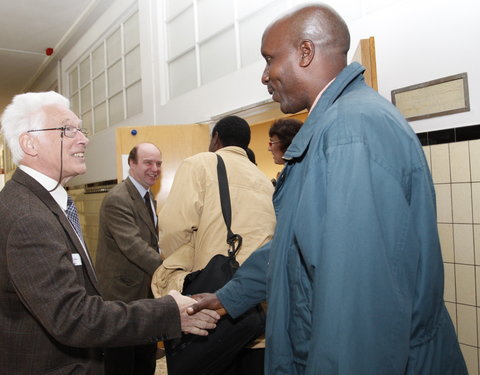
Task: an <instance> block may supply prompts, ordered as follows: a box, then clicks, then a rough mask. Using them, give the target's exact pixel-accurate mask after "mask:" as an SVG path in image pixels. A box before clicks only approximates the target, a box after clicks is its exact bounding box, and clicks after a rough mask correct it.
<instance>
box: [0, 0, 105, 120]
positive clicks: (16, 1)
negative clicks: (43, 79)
mask: <svg viewBox="0 0 480 375" xmlns="http://www.w3.org/2000/svg"><path fill="white" fill-rule="evenodd" d="M112 1H113V0H0V15H1V22H0V113H1V112H2V111H3V108H4V107H5V105H7V104H8V103H10V101H11V99H12V97H13V96H14V95H16V94H18V93H22V92H25V91H27V90H28V89H29V87H30V86H31V85H32V83H33V82H34V81H35V78H37V76H38V75H39V74H40V73H41V72H42V71H43V70H44V69H46V68H47V67H49V66H50V64H55V61H56V60H57V59H58V58H59V57H61V54H62V52H63V53H65V51H66V49H67V47H68V46H69V45H71V44H72V43H74V42H75V40H78V38H79V37H80V36H81V33H82V31H84V30H85V29H86V28H88V26H90V25H91V24H92V23H93V22H94V21H95V19H96V18H97V17H98V16H99V15H100V14H101V13H102V12H103V11H104V10H105V9H106V7H107V6H108V5H110V3H111V2H112ZM49 47H50V48H53V49H54V54H53V55H52V56H50V57H48V56H46V53H45V50H46V49H47V48H49Z"/></svg>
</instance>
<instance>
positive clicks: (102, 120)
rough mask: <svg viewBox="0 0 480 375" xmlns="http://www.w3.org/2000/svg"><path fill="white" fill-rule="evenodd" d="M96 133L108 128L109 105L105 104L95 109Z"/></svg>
mask: <svg viewBox="0 0 480 375" xmlns="http://www.w3.org/2000/svg"><path fill="white" fill-rule="evenodd" d="M93 112H94V115H95V123H94V125H95V133H98V132H99V131H101V130H103V129H106V128H107V103H106V102H103V103H102V104H100V105H98V106H96V107H95V109H94V111H93Z"/></svg>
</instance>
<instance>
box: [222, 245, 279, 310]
mask: <svg viewBox="0 0 480 375" xmlns="http://www.w3.org/2000/svg"><path fill="white" fill-rule="evenodd" d="M271 243H272V242H271V241H270V242H267V243H266V244H265V245H263V246H262V247H261V248H259V249H257V250H255V251H254V252H253V253H252V254H251V255H250V256H249V257H248V258H247V260H246V261H245V262H243V264H242V265H241V266H240V268H239V269H238V270H237V272H236V273H235V275H234V277H233V279H232V280H230V281H229V282H228V283H227V284H226V285H225V286H224V287H223V288H222V289H220V290H219V291H217V293H216V294H217V297H218V299H219V300H220V302H221V303H222V305H223V306H224V307H225V309H226V310H227V311H228V313H229V314H230V315H231V316H232V317H233V318H236V317H238V316H240V315H242V314H243V313H244V312H245V311H247V310H248V309H250V308H251V307H253V306H255V305H257V304H259V303H261V302H263V301H265V300H266V283H267V279H266V275H267V267H268V258H269V254H270V245H271Z"/></svg>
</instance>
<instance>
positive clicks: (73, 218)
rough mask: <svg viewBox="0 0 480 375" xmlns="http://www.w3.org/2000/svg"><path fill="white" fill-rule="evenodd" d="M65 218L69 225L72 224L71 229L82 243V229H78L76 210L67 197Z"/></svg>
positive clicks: (70, 199)
mask: <svg viewBox="0 0 480 375" xmlns="http://www.w3.org/2000/svg"><path fill="white" fill-rule="evenodd" d="M66 212H67V217H68V221H70V224H72V227H73V229H74V230H75V232H77V235H78V237H80V239H81V240H82V242H84V241H83V235H82V229H81V227H80V220H78V213H77V208H76V207H75V203H73V199H72V197H71V196H70V195H69V196H68V198H67V211H66Z"/></svg>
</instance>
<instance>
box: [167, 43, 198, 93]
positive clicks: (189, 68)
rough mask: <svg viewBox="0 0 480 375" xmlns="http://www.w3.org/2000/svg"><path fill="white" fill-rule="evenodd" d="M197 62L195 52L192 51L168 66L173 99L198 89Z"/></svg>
mask: <svg viewBox="0 0 480 375" xmlns="http://www.w3.org/2000/svg"><path fill="white" fill-rule="evenodd" d="M195 61H196V60H195V51H190V52H189V53H186V54H185V55H183V56H182V57H180V58H179V59H177V60H175V61H172V62H171V63H170V64H169V65H168V70H169V77H170V96H171V97H175V96H178V95H181V94H183V93H185V92H187V91H190V90H193V89H195V88H196V87H197V64H196V62H195Z"/></svg>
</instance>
